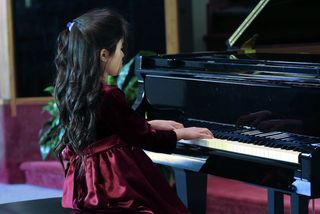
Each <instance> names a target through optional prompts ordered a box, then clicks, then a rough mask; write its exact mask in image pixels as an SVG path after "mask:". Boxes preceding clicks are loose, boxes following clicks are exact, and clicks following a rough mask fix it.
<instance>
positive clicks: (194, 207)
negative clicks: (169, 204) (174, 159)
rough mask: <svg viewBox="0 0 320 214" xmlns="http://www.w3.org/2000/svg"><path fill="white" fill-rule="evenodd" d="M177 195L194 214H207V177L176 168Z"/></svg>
mask: <svg viewBox="0 0 320 214" xmlns="http://www.w3.org/2000/svg"><path fill="white" fill-rule="evenodd" d="M174 172H175V177H176V188H177V194H178V196H179V198H180V200H181V201H182V202H183V203H184V205H185V206H186V207H188V209H189V210H190V212H191V213H194V214H205V213H206V208H207V206H206V202H207V201H206V199H207V198H206V197H207V175H206V174H203V173H199V172H192V171H189V170H183V169H177V168H174Z"/></svg>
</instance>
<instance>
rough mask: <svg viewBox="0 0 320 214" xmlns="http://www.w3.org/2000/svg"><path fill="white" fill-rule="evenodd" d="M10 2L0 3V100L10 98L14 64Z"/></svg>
mask: <svg viewBox="0 0 320 214" xmlns="http://www.w3.org/2000/svg"><path fill="white" fill-rule="evenodd" d="M10 17H11V0H2V1H0V38H1V39H0V100H1V102H3V101H4V100H9V99H11V98H12V96H13V93H14V92H12V91H11V89H12V88H13V82H14V63H13V46H12V39H13V34H12V30H11V29H12V20H11V18H10Z"/></svg>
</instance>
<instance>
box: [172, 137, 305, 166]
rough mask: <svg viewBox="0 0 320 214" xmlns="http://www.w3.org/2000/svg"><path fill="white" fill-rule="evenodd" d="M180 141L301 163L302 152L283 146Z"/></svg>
mask: <svg viewBox="0 0 320 214" xmlns="http://www.w3.org/2000/svg"><path fill="white" fill-rule="evenodd" d="M178 143H181V144H187V145H193V146H200V147H204V148H208V149H216V150H220V151H226V152H233V153H237V154H243V155H251V156H255V157H260V158H267V159H271V160H276V161H284V162H290V163H295V164H298V163H299V154H300V152H298V151H293V150H287V149H281V148H272V147H267V146H263V145H255V144H248V143H242V142H237V141H231V140H225V139H217V138H213V139H201V140H180V141H179V142H178Z"/></svg>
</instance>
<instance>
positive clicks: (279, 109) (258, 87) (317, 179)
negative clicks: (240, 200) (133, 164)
mask: <svg viewBox="0 0 320 214" xmlns="http://www.w3.org/2000/svg"><path fill="white" fill-rule="evenodd" d="M316 6H318V7H316ZM285 8H288V9H291V11H293V12H294V13H297V11H300V13H299V14H300V16H299V17H300V18H301V19H297V18H294V19H293V21H297V20H300V21H301V23H300V22H299V23H298V24H300V25H301V26H303V27H304V29H303V31H304V33H306V34H305V35H303V37H300V36H301V35H302V34H300V33H301V32H300V33H299V32H295V33H292V36H293V37H294V38H293V39H292V40H288V42H289V43H291V45H289V47H292V46H293V45H294V44H293V41H298V42H299V43H300V45H298V46H299V47H304V49H303V52H305V51H306V50H309V49H308V48H307V49H306V48H305V47H308V45H310V46H309V47H314V46H313V45H311V44H316V42H317V41H320V30H319V29H320V15H319V14H320V13H319V12H317V11H316V10H314V8H316V9H317V10H318V9H320V4H319V3H317V1H315V0H309V1H302V0H300V1H298V0H291V1H290V0H275V1H269V0H261V1H260V2H259V4H258V5H257V7H256V8H255V9H254V10H253V11H252V13H251V14H250V15H249V16H248V17H247V18H246V20H245V21H244V22H245V23H246V24H243V25H241V26H240V27H239V28H238V29H237V31H236V32H235V34H234V35H233V36H232V37H231V38H230V39H229V40H228V41H227V43H228V45H229V49H228V50H226V51H223V52H221V51H219V52H214V51H213V52H204V53H184V54H177V55H157V56H148V57H137V58H136V61H135V72H136V75H137V78H138V84H139V90H138V99H137V101H136V103H135V105H134V108H136V109H137V111H139V112H141V113H143V114H144V115H146V116H147V118H148V119H160V118H161V119H171V120H176V121H179V122H181V123H183V124H184V125H185V126H200V127H207V128H209V129H210V130H212V132H213V133H214V135H215V138H214V139H204V140H193V141H187V140H181V141H179V142H178V145H177V148H176V150H175V152H174V153H173V154H162V153H154V152H148V151H147V154H148V155H149V156H150V157H151V159H152V160H153V161H154V162H156V163H160V164H164V165H168V166H172V167H174V169H175V173H176V178H177V188H178V194H179V196H180V198H181V199H182V200H183V202H184V203H185V204H186V205H187V206H188V208H189V209H190V210H191V211H192V212H193V213H205V208H206V204H205V203H206V200H205V196H206V181H207V174H212V175H217V176H221V177H225V178H231V179H235V180H240V181H244V182H247V183H250V184H254V185H259V186H262V187H265V188H268V212H269V213H283V212H284V211H283V195H284V194H290V195H291V212H292V213H295V214H298V213H299V214H300V213H308V202H309V200H310V199H314V198H320V170H319V167H320V55H317V54H310V53H309V54H306V53H298V51H296V50H295V51H296V52H294V53H271V52H270V51H266V52H268V53H266V52H263V51H259V47H261V46H260V44H259V33H260V31H265V30H266V29H265V28H271V27H270V26H265V27H264V28H263V27H260V28H257V29H259V30H258V32H259V33H258V34H257V31H254V28H253V27H254V26H255V25H256V24H259V23H261V22H262V23H266V21H260V19H258V18H259V14H260V15H261V16H262V15H263V14H267V13H266V12H267V11H269V12H270V10H273V11H276V12H274V13H273V14H277V13H279V11H283V10H284V9H285ZM299 9H300V10H299ZM304 10H309V12H308V11H304ZM301 11H302V12H301ZM310 11H311V12H312V13H313V14H311V12H310ZM315 12H317V13H315ZM285 14H286V15H287V14H291V13H289V12H286V13H285ZM304 15H305V16H306V17H304V18H305V19H303V16H304ZM262 17H263V16H262ZM269 18H272V19H274V17H273V16H270V15H269ZM306 20H307V21H313V22H312V25H310V23H309V22H308V23H307V24H303V23H302V22H303V21H306ZM269 21H270V20H269ZM274 21H276V22H279V24H281V25H282V24H283V23H285V21H290V20H289V19H286V20H285V21H281V19H280V21H277V20H274ZM291 21H292V20H291ZM268 23H270V22H268ZM315 23H317V25H314V24H315ZM248 26H249V27H248ZM250 26H251V27H250ZM288 27H293V25H290V26H288ZM311 27H312V28H317V29H314V31H312V29H311ZM244 28H245V29H244ZM309 28H310V29H309ZM274 29H281V28H280V27H279V26H277V27H275V28H274ZM308 29H309V30H310V31H308ZM270 30H272V29H269V31H270ZM250 32H251V33H250ZM311 32H312V33H313V34H311ZM239 33H240V34H241V35H238V34H239ZM289 34H290V33H289ZM243 35H249V36H247V38H249V40H244V42H242V44H244V45H243V46H242V47H241V46H240V45H239V47H238V48H236V47H235V44H237V41H240V40H241V39H243V38H242V37H241V36H243ZM310 35H312V36H310ZM287 36H288V34H287ZM289 36H290V35H289ZM240 38H241V39H240ZM235 39H236V40H235ZM301 39H304V40H303V41H302V40H301ZM316 39H317V40H316ZM253 40H254V42H253ZM272 40H273V41H275V38H272ZM267 41H269V40H268V39H267V37H266V35H264V37H263V38H262V40H261V41H260V42H263V43H264V44H268V42H267ZM279 41H280V42H284V41H282V40H279ZM302 43H304V44H305V45H301V44H302ZM248 44H251V47H249V49H247V48H248ZM252 44H253V46H252ZM255 44H257V47H258V48H257V49H255V48H254V45H255ZM261 44H262V43H261ZM265 47H267V46H264V50H266V49H265ZM261 50H262V49H261ZM270 50H271V49H270ZM281 50H282V52H283V49H281ZM291 50H292V49H291ZM310 50H311V49H310ZM288 52H290V51H288Z"/></svg>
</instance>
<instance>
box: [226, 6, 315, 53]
mask: <svg viewBox="0 0 320 214" xmlns="http://www.w3.org/2000/svg"><path fill="white" fill-rule="evenodd" d="M319 10H320V1H319V0H260V1H259V3H258V4H257V5H256V7H255V8H254V9H253V10H252V11H251V13H250V14H249V15H248V16H247V17H246V19H245V20H244V21H243V22H242V24H241V25H240V26H239V27H238V28H237V29H236V31H235V32H234V33H233V34H232V35H231V37H230V38H229V39H228V40H227V42H226V43H227V46H228V48H230V49H234V48H237V49H238V48H240V47H241V46H243V45H244V44H245V43H246V42H247V41H249V42H250V39H253V40H254V38H255V37H256V38H255V41H254V44H256V45H258V46H269V45H277V44H296V43H302V44H306V43H316V42H320V11H319Z"/></svg>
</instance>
